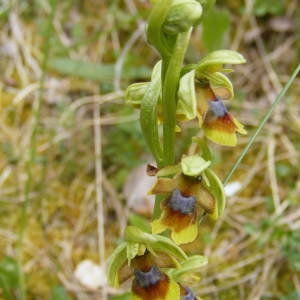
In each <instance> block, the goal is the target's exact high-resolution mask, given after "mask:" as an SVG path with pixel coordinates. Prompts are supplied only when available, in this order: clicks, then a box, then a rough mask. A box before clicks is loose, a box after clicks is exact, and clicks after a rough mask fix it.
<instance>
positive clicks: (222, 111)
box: [209, 97, 227, 117]
mask: <svg viewBox="0 0 300 300" xmlns="http://www.w3.org/2000/svg"><path fill="white" fill-rule="evenodd" d="M209 107H210V109H211V111H212V112H213V114H214V115H215V116H216V117H224V116H225V115H226V114H227V108H226V107H225V105H224V103H223V101H222V100H221V99H220V98H219V97H217V98H216V99H215V100H211V101H209Z"/></svg>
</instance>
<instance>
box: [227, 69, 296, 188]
mask: <svg viewBox="0 0 300 300" xmlns="http://www.w3.org/2000/svg"><path fill="white" fill-rule="evenodd" d="M299 71H300V64H299V65H298V66H297V68H296V69H295V71H294V73H293V74H292V76H291V77H290V79H289V81H288V82H287V83H286V85H285V86H284V88H283V89H282V90H281V92H280V93H279V94H278V96H277V97H276V99H275V101H274V102H273V104H272V106H271V107H270V109H269V111H268V112H267V113H266V115H265V116H264V117H263V118H262V120H261V121H260V123H259V126H258V127H257V129H256V131H255V132H254V133H253V135H252V136H251V138H250V139H249V141H248V143H247V145H246V146H245V148H244V150H243V151H242V153H241V154H240V156H239V158H238V159H237V161H236V162H235V164H234V165H233V166H232V168H231V169H230V171H229V172H228V174H227V176H226V177H225V179H224V181H223V183H224V185H226V184H227V183H228V181H229V179H230V178H231V176H232V175H233V173H234V172H235V171H236V169H237V168H238V166H239V165H240V163H241V161H242V160H243V158H244V157H245V156H246V154H247V153H248V151H249V149H250V148H251V146H252V145H253V143H254V141H255V139H256V137H257V136H258V135H259V133H260V132H261V130H262V128H263V127H264V125H265V124H266V122H267V121H268V119H269V118H270V116H271V115H272V113H273V111H274V109H275V108H276V106H277V105H278V104H279V103H280V101H281V100H282V99H283V97H284V96H285V94H286V92H287V91H288V89H289V88H290V86H291V85H292V83H293V82H294V80H295V78H296V76H297V75H298V73H299Z"/></svg>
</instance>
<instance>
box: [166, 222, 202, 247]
mask: <svg viewBox="0 0 300 300" xmlns="http://www.w3.org/2000/svg"><path fill="white" fill-rule="evenodd" d="M197 236H198V224H196V223H195V224H190V225H189V226H187V227H185V228H183V229H182V230H180V231H174V230H172V233H171V237H172V240H173V241H174V242H175V243H176V244H177V245H181V244H187V243H191V242H193V241H194V240H195V239H196V238H197Z"/></svg>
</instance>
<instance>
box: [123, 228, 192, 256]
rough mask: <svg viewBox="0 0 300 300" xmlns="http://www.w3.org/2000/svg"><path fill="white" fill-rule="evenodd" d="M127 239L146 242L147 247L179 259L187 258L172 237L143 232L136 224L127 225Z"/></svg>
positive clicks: (128, 240) (141, 242) (134, 241)
mask: <svg viewBox="0 0 300 300" xmlns="http://www.w3.org/2000/svg"><path fill="white" fill-rule="evenodd" d="M125 240H126V241H127V242H133V243H140V244H144V245H145V246H146V248H147V249H152V250H153V251H155V252H162V253H165V254H168V255H169V256H171V257H174V258H177V259H179V260H184V259H186V258H187V256H186V254H185V253H184V251H183V250H182V249H181V248H180V247H179V246H177V245H176V244H175V243H174V242H173V241H172V240H171V239H169V238H167V237H165V236H161V235H157V234H149V233H146V232H143V231H142V230H140V229H138V228H137V227H134V226H127V227H126V229H125Z"/></svg>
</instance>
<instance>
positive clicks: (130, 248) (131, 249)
mask: <svg viewBox="0 0 300 300" xmlns="http://www.w3.org/2000/svg"><path fill="white" fill-rule="evenodd" d="M126 251H127V259H128V265H130V262H131V260H132V259H134V258H135V257H136V256H137V255H138V253H139V243H131V242H127V248H126Z"/></svg>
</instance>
